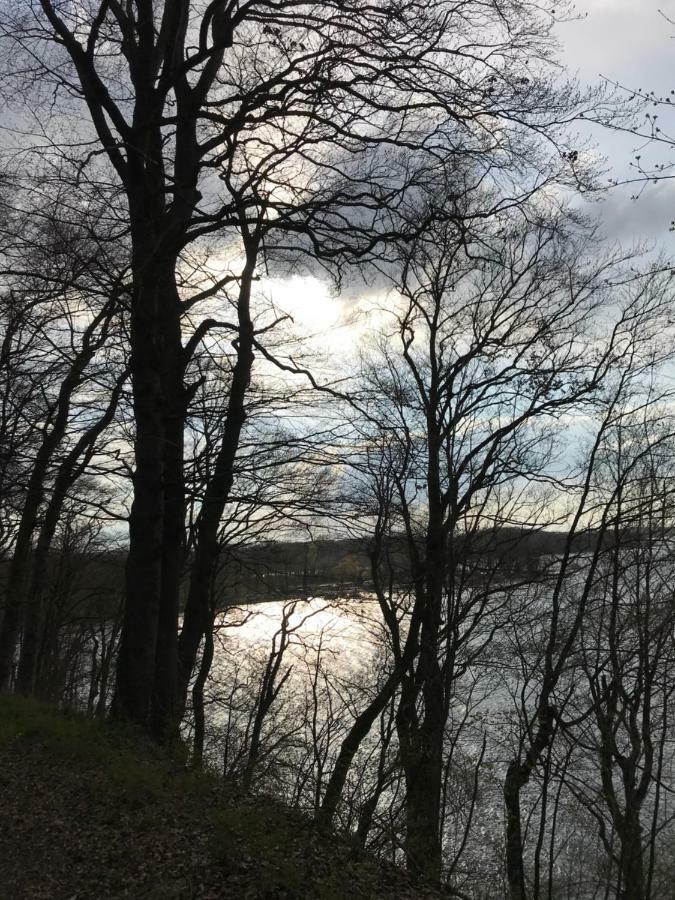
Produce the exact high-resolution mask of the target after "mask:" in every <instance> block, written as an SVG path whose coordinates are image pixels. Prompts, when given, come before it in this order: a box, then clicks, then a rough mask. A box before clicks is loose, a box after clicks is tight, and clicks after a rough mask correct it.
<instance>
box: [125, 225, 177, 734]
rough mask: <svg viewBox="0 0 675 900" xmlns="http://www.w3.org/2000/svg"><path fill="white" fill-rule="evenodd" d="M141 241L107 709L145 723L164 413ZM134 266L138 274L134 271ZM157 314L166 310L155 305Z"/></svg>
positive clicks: (149, 272)
mask: <svg viewBox="0 0 675 900" xmlns="http://www.w3.org/2000/svg"><path fill="white" fill-rule="evenodd" d="M147 244H151V241H150V240H149V236H148V241H147V243H146V242H145V241H142V242H141V244H140V246H136V247H135V248H134V256H135V262H136V266H135V269H136V271H134V282H135V283H134V298H133V303H132V315H131V360H130V370H131V383H132V389H133V405H134V417H135V422H136V437H135V442H134V454H135V463H136V466H135V472H134V499H133V503H132V506H131V514H130V516H129V555H128V557H127V565H126V597H125V604H124V614H123V618H122V632H121V636H120V647H119V654H118V658H117V682H116V688H115V696H114V698H113V703H112V707H111V715H112V716H113V718H116V719H119V720H126V721H130V722H133V723H134V724H136V725H139V726H141V727H142V728H144V729H146V730H147V729H150V714H151V705H152V696H153V687H154V681H155V654H156V648H157V628H158V622H159V609H160V593H161V574H162V539H163V528H164V507H165V500H164V448H165V440H166V435H165V416H164V403H163V391H162V387H163V385H162V365H161V351H162V346H161V341H160V339H159V337H160V335H161V331H160V328H159V326H158V316H159V312H158V304H159V299H160V298H159V296H158V285H159V284H162V283H166V279H165V278H161V277H160V275H161V273H160V272H159V271H157V268H156V267H155V269H154V271H153V267H152V266H150V265H148V262H147V260H148V258H150V259H151V258H152V257H148V254H150V253H151V252H152V249H154V248H152V246H147ZM138 270H140V274H138V275H137V272H138ZM161 314H162V315H167V316H168V315H171V314H172V310H171V309H169V308H167V309H162V310H161Z"/></svg>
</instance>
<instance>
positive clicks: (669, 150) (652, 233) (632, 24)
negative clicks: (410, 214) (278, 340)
mask: <svg viewBox="0 0 675 900" xmlns="http://www.w3.org/2000/svg"><path fill="white" fill-rule="evenodd" d="M575 9H576V16H575V17H574V18H572V19H570V20H568V21H566V22H563V23H560V24H559V25H558V26H557V29H556V34H557V38H558V41H559V43H560V62H561V63H562V65H563V66H564V67H565V68H566V69H567V73H568V75H572V76H576V77H578V79H579V81H581V82H582V83H584V84H588V85H593V84H598V83H600V82H601V81H603V79H608V80H610V81H612V82H617V83H619V84H621V85H624V86H625V87H626V88H627V89H628V90H629V91H632V90H636V89H642V90H644V91H652V90H653V91H655V92H656V94H657V95H659V96H668V95H670V92H671V90H673V91H675V0H576V5H575ZM668 18H670V19H672V24H671V23H669V22H668V21H667V19H668ZM626 96H629V95H628V94H627V95H626ZM673 107H674V108H673V109H672V110H669V109H668V108H667V107H662V106H660V107H659V108H655V109H654V112H656V114H657V115H658V116H659V123H660V124H661V125H662V127H663V129H664V132H665V133H670V134H671V135H673V145H672V146H664V145H660V146H652V147H651V148H649V147H648V148H641V147H640V145H641V143H642V142H641V141H640V140H639V138H637V137H635V136H633V135H626V134H617V133H616V132H611V131H609V130H607V129H603V128H601V127H599V126H597V127H593V128H591V129H590V133H587V134H585V135H584V137H585V138H587V139H589V140H590V141H591V142H592V143H593V144H594V145H595V146H596V148H597V151H598V153H599V155H600V156H601V157H604V158H605V159H606V165H605V167H606V168H607V169H608V171H607V177H608V178H609V177H610V176H611V177H613V178H616V179H618V180H619V181H623V180H625V179H627V178H630V177H632V176H634V175H635V174H636V173H635V170H634V169H631V161H632V160H633V159H634V157H635V154H636V153H637V152H640V154H641V158H642V160H643V162H645V161H650V162H652V163H660V162H665V163H669V162H673V163H675V93H674V94H673ZM673 171H674V177H673V179H672V181H671V180H667V179H666V180H661V181H660V182H659V183H658V184H651V183H648V184H644V183H641V184H629V185H621V186H619V187H613V188H611V190H608V191H607V192H606V194H604V196H603V197H602V198H601V199H598V198H597V197H596V198H595V202H594V203H593V205H592V207H591V213H592V214H593V215H595V216H596V217H598V218H599V220H600V222H601V227H602V231H603V233H604V235H605V237H606V238H607V239H608V241H609V242H610V243H611V242H620V243H621V244H622V245H623V246H625V247H626V248H630V247H633V246H636V245H645V246H646V247H647V248H648V249H650V250H651V251H652V252H654V253H655V254H657V253H658V252H659V251H665V252H666V253H668V254H670V255H673V256H675V232H671V231H670V224H671V222H672V221H673V220H674V219H675V169H674V170H673ZM636 193H639V198H638V199H637V200H634V199H632V197H633V195H634V194H636ZM270 288H271V289H272V293H273V294H274V297H275V300H276V301H277V302H278V303H279V305H280V306H281V307H282V308H284V309H285V310H286V311H287V312H290V313H291V314H292V315H293V316H294V318H295V319H296V322H297V323H298V324H299V325H300V326H301V328H302V329H303V330H304V331H307V330H308V329H309V330H310V331H311V332H312V333H314V334H315V335H317V336H318V335H320V334H321V332H325V334H324V339H323V340H321V339H319V340H318V342H317V343H319V344H325V345H328V346H331V347H332V349H340V350H345V349H347V348H348V347H349V346H350V345H351V346H353V345H354V333H355V332H354V323H353V322H351V324H350V319H351V318H352V316H353V314H354V299H355V298H354V297H352V298H349V297H342V298H336V296H335V295H334V293H333V292H332V291H331V290H330V288H329V286H328V285H327V284H324V283H322V282H321V281H319V280H318V279H312V278H309V279H301V278H296V279H292V280H287V281H285V282H282V281H281V280H279V281H277V282H276V283H275V284H273V285H272V284H270ZM357 295H358V290H357ZM357 305H358V300H357ZM357 321H358V320H357ZM356 330H357V331H358V327H357V329H356Z"/></svg>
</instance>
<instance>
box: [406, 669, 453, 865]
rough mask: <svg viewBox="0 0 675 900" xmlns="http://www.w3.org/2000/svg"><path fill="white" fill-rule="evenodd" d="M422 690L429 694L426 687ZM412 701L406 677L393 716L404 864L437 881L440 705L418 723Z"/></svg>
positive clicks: (412, 689) (439, 814) (441, 726)
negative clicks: (401, 780) (402, 792)
mask: <svg viewBox="0 0 675 900" xmlns="http://www.w3.org/2000/svg"><path fill="white" fill-rule="evenodd" d="M426 693H427V695H429V690H428V687H427V690H426ZM438 700H439V701H440V700H441V698H440V697H439V698H438ZM415 703H416V695H415V690H414V688H413V687H412V686H411V681H410V680H409V679H408V680H406V681H405V682H404V684H403V690H402V696H401V702H400V704H399V708H398V711H397V716H396V727H397V732H398V737H399V744H400V748H401V762H402V764H403V771H404V774H405V783H406V803H405V809H406V838H405V855H406V866H407V868H408V871H410V872H412V873H413V874H414V875H416V876H418V877H421V878H424V879H426V880H428V881H431V882H434V883H438V882H439V881H440V878H441V863H442V860H441V836H440V819H441V787H442V783H443V721H442V717H440V716H439V715H438V713H439V711H440V704H439V705H437V704H436V703H435V702H434V703H433V705H429V706H428V708H427V709H425V716H424V721H423V722H422V723H420V722H419V721H418V719H417V713H416V711H415Z"/></svg>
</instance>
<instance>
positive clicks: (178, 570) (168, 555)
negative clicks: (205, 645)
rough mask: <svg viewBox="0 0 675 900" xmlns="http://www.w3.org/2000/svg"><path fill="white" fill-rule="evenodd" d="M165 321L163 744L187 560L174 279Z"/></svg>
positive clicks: (159, 688)
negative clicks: (169, 311) (170, 308)
mask: <svg viewBox="0 0 675 900" xmlns="http://www.w3.org/2000/svg"><path fill="white" fill-rule="evenodd" d="M163 293H164V301H165V303H166V306H167V307H173V310H172V311H171V314H170V315H167V316H166V317H165V319H164V323H163V324H164V326H165V334H164V339H163V347H164V349H163V356H164V360H163V362H164V371H163V397H164V404H165V418H164V448H163V452H164V458H163V493H164V518H163V522H162V561H161V568H162V574H161V587H160V604H159V618H158V623H157V644H156V655H155V675H154V690H153V699H152V723H151V725H152V732H153V735H154V736H155V737H156V738H157V739H158V740H159V741H160V742H162V743H165V742H167V741H171V740H174V739H176V738H177V737H178V729H179V725H180V720H179V718H178V715H177V711H176V697H177V674H178V616H179V607H180V588H181V576H182V573H183V564H184V557H185V476H184V423H185V413H186V403H185V386H184V372H185V361H184V353H183V345H182V341H181V331H180V303H179V298H178V294H177V291H176V287H175V281H174V279H173V277H172V278H171V281H170V283H169V284H167V286H166V288H165V289H164V291H163Z"/></svg>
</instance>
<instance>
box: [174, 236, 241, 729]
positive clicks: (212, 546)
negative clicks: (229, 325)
mask: <svg viewBox="0 0 675 900" xmlns="http://www.w3.org/2000/svg"><path fill="white" fill-rule="evenodd" d="M254 268H255V253H253V254H252V256H251V258H250V260H249V262H248V263H247V266H246V268H245V271H244V274H243V276H242V285H241V290H240V294H239V307H238V317H239V335H238V339H237V342H236V350H237V360H236V363H235V365H234V370H233V372H232V384H231V386H230V396H229V400H228V406H227V414H226V418H225V427H224V433H223V438H222V443H221V445H220V448H219V450H218V453H217V456H216V463H215V468H214V471H213V474H212V475H211V478H210V480H209V482H208V484H207V486H206V491H205V494H204V500H203V502H202V508H201V511H200V513H199V520H198V524H197V543H196V549H195V557H194V562H193V564H192V571H191V573H190V590H189V593H188V597H187V600H186V603H185V613H184V616H183V627H182V629H181V634H180V638H179V641H178V694H177V715H178V718H179V719H181V718H182V716H183V715H184V712H185V705H186V701H187V692H188V688H189V685H190V678H191V676H192V672H193V669H194V666H195V662H196V659H197V654H198V652H199V645H200V643H201V640H202V636H203V635H204V634H205V632H206V629H207V628H209V627H210V621H211V619H210V607H211V598H210V594H211V588H212V584H213V578H214V573H215V569H216V566H217V564H218V556H219V553H220V546H219V543H218V529H219V528H220V522H221V519H222V515H223V511H224V509H225V505H226V503H227V500H228V498H229V495H230V490H231V488H232V483H233V481H234V463H235V458H236V455H237V451H238V449H239V439H240V436H241V430H242V428H243V426H244V422H245V420H246V409H245V400H246V391H247V389H248V385H249V381H250V378H251V369H252V366H253V340H254V334H253V323H252V321H251V315H250V299H251V281H252V278H253V272H254Z"/></svg>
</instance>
